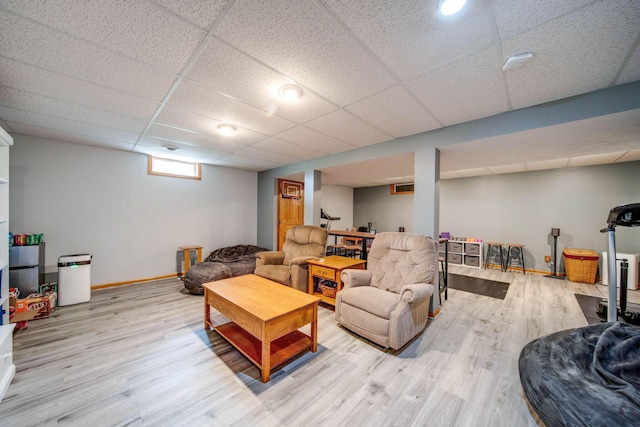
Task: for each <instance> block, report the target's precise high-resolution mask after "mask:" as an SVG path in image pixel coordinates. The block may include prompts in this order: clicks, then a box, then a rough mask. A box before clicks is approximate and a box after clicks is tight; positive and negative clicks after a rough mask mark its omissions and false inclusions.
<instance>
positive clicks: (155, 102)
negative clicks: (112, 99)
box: [0, 55, 175, 104]
mask: <svg viewBox="0 0 640 427" xmlns="http://www.w3.org/2000/svg"><path fill="white" fill-rule="evenodd" d="M0 58H5V59H8V60H9V61H13V62H17V63H19V64H23V65H26V66H28V67H33V68H36V69H38V70H41V71H46V72H47V73H51V74H56V75H58V76H62V77H67V78H69V79H73V80H78V81H81V82H84V83H88V84H90V85H92V86H95V87H98V88H103V89H107V90H110V91H113V92H117V93H120V94H123V95H127V96H131V97H134V98H137V99H141V100H143V101H148V102H153V103H154V104H159V101H158V100H156V99H152V98H143V97H141V96H140V95H137V94H134V93H131V92H125V91H123V90H120V89H115V88H113V87H110V86H105V85H103V84H100V83H96V82H94V81H91V80H87V79H83V78H80V77H76V76H72V75H70V74H64V73H61V72H59V71H55V70H51V69H49V68H45V67H41V66H40V65H36V64H31V63H29V62H24V61H21V60H19V59H15V58H11V57H9V56H4V55H0ZM174 76H175V75H174Z"/></svg>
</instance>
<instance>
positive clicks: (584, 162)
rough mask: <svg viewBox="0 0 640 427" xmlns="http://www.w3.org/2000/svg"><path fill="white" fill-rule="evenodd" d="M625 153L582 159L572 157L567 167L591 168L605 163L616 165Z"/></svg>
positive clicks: (581, 157) (582, 157)
mask: <svg viewBox="0 0 640 427" xmlns="http://www.w3.org/2000/svg"><path fill="white" fill-rule="evenodd" d="M624 154H625V152H618V153H606V154H592V155H589V156H580V157H572V158H570V159H569V164H568V165H567V166H569V167H574V166H591V165H601V164H605V163H614V162H615V161H617V160H618V159H620V158H621V157H622V156H623V155H624Z"/></svg>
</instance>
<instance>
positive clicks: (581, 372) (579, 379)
mask: <svg viewBox="0 0 640 427" xmlns="http://www.w3.org/2000/svg"><path fill="white" fill-rule="evenodd" d="M519 370H520V382H521V383H522V388H523V391H524V394H525V396H526V397H527V400H528V401H529V404H530V405H531V407H532V408H533V409H534V410H535V412H536V413H537V414H538V416H539V417H540V419H541V420H542V421H543V422H544V423H545V424H546V425H547V427H554V426H590V427H595V426H607V427H611V426H640V327H638V326H633V325H629V324H626V323H621V322H611V323H601V324H596V325H591V326H586V327H584V328H577V329H570V330H566V331H561V332H557V333H555V334H551V335H547V336H545V337H542V338H539V339H537V340H534V341H532V342H530V343H529V344H527V345H526V346H525V347H524V348H523V349H522V352H521V353H520V360H519Z"/></svg>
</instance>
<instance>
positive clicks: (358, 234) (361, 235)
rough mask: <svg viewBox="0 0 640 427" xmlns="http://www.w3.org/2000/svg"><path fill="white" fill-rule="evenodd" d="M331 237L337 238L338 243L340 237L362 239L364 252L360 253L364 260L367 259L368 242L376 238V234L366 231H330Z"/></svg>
mask: <svg viewBox="0 0 640 427" xmlns="http://www.w3.org/2000/svg"><path fill="white" fill-rule="evenodd" d="M329 235H330V236H335V238H336V243H337V240H338V236H342V237H351V238H356V239H362V251H361V252H360V258H361V259H364V260H366V259H367V241H369V240H373V239H375V238H376V235H375V234H372V233H367V232H364V231H347V230H329Z"/></svg>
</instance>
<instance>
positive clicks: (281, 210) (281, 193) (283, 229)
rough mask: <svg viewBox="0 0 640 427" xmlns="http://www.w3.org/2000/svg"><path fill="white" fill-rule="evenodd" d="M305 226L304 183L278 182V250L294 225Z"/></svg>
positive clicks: (281, 180) (280, 180) (282, 180)
mask: <svg viewBox="0 0 640 427" xmlns="http://www.w3.org/2000/svg"><path fill="white" fill-rule="evenodd" d="M303 224H304V183H302V182H295V181H287V180H284V179H279V180H278V250H282V244H283V243H284V236H285V235H286V234H287V230H288V229H289V228H290V227H293V226H294V225H303Z"/></svg>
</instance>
